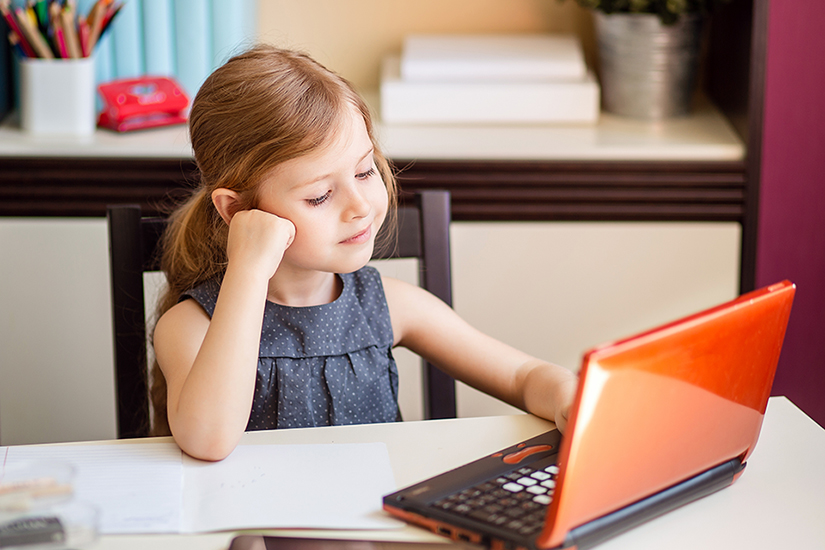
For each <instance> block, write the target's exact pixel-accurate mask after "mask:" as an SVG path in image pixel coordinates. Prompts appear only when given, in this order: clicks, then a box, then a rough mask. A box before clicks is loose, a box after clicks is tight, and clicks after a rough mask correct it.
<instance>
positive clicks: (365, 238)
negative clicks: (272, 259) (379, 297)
mask: <svg viewBox="0 0 825 550" xmlns="http://www.w3.org/2000/svg"><path fill="white" fill-rule="evenodd" d="M258 199H259V200H258V208H259V209H261V210H264V211H267V212H270V213H272V214H275V215H276V216H280V217H282V218H286V219H288V220H289V221H291V222H292V223H293V224H294V225H295V239H294V241H293V242H292V244H291V245H290V247H289V248H288V249H287V250H286V253H285V254H284V257H283V260H282V261H281V267H280V268H279V271H280V270H281V269H284V268H292V269H297V270H312V271H324V272H329V273H350V272H352V271H356V270H358V269H360V268H361V267H363V266H364V265H366V263H367V262H368V261H369V260H370V258H371V257H372V249H373V245H374V243H375V236H376V234H377V233H378V229H379V228H380V227H381V224H382V223H383V222H384V218H385V217H386V215H387V208H388V206H387V205H388V196H387V189H386V187H385V186H384V181H383V180H382V179H381V176H380V174H379V173H378V170H377V169H376V166H375V162H374V160H373V144H372V141H371V140H370V137H369V134H368V133H367V129H366V126H365V124H364V119H363V117H362V116H361V114H360V113H358V112H357V111H356V110H355V108H352V109H350V112H349V113H348V115H347V116H345V117H344V120H343V123H342V124H341V126H340V127H339V131H338V133H337V135H336V136H334V137H333V139H332V140H331V142H330V144H328V145H326V146H325V147H322V148H321V149H319V150H317V151H313V152H312V153H309V154H307V155H305V156H302V157H298V158H295V159H292V160H289V161H287V162H285V163H283V164H280V165H279V166H277V167H276V168H275V169H274V170H273V171H272V172H270V174H268V175H267V177H266V178H264V180H263V182H262V183H261V187H260V189H259V193H258Z"/></svg>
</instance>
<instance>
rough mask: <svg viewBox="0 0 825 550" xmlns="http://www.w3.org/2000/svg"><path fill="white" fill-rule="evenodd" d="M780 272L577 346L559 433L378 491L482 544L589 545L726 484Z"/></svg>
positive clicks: (738, 455) (442, 528) (763, 377)
mask: <svg viewBox="0 0 825 550" xmlns="http://www.w3.org/2000/svg"><path fill="white" fill-rule="evenodd" d="M795 290H796V289H795V287H794V285H793V284H791V283H790V282H788V281H784V282H781V283H777V284H775V285H772V286H769V287H766V288H763V289H760V290H756V291H754V292H750V293H748V294H745V295H743V296H740V297H739V298H737V299H735V300H733V301H731V302H728V303H725V304H722V305H720V306H717V307H714V308H712V309H709V310H707V311H703V312H701V313H697V314H695V315H692V316H690V317H686V318H684V319H681V320H679V321H676V322H674V323H670V324H667V325H665V326H662V327H659V328H656V329H654V330H651V331H648V332H645V333H643V334H639V335H637V336H634V337H632V338H627V339H624V340H621V341H618V342H613V343H610V344H606V345H603V346H600V347H597V348H595V349H593V350H591V351H589V352H588V353H586V354H585V356H584V360H583V363H582V369H581V372H580V382H579V388H578V392H577V395H576V401H575V403H574V405H573V408H572V410H571V418H570V422H569V426H568V428H567V431H566V433H565V435H564V437H561V435H560V433H559V432H558V430H553V431H550V432H547V433H545V434H542V435H539V436H537V437H535V438H532V439H530V440H527V441H524V442H522V443H520V444H518V445H514V446H512V447H510V448H507V449H504V450H502V451H500V452H497V453H494V454H492V455H490V456H487V457H484V458H482V459H480V460H477V461H475V462H472V463H470V464H466V465H464V466H461V467H459V468H457V469H455V470H451V471H449V472H447V473H444V474H441V475H439V476H436V477H434V478H431V479H428V480H426V481H423V482H421V483H418V484H417V485H413V486H411V487H408V488H406V489H403V490H401V491H398V492H396V493H393V494H391V495H388V496H385V497H384V509H385V510H387V511H388V512H389V513H391V514H393V515H395V516H398V517H399V518H402V519H404V520H406V521H409V522H411V523H414V524H417V525H420V526H422V527H425V528H428V529H431V530H432V531H434V532H436V533H440V534H442V535H445V536H448V537H450V538H452V539H454V540H459V541H469V542H474V543H480V544H484V545H487V546H491V547H492V548H494V549H502V550H503V549H521V548H523V549H540V550H545V549H550V548H569V547H576V548H579V549H582V548H589V547H591V546H594V545H596V544H598V543H600V542H602V541H604V540H605V539H607V538H609V537H612V536H614V535H616V534H618V533H620V532H622V531H625V530H627V529H630V528H632V527H634V526H636V525H638V524H640V523H642V522H644V521H646V520H648V519H650V518H653V517H655V516H658V515H660V514H663V513H665V512H668V511H669V510H672V509H674V508H676V507H678V506H681V505H683V504H685V503H688V502H690V501H692V500H695V499H697V498H700V497H703V496H705V495H708V494H710V493H712V492H714V491H717V490H719V489H722V488H724V487H727V486H728V485H730V484H731V483H732V482H733V481H735V480H736V479H737V478H738V477H739V476H740V475H741V474H742V471H743V469H744V468H745V462H746V460H747V458H748V456H749V455H750V453H751V452H752V451H753V448H754V445H756V440H757V438H758V436H759V430H760V428H761V426H762V418H763V416H764V414H765V408H766V406H767V403H768V397H769V395H770V390H771V385H772V383H773V377H774V373H775V371H776V365H777V362H778V360H779V352H780V350H781V348H782V341H783V339H784V337H785V328H786V326H787V323H788V317H789V316H790V312H791V304H792V302H793V296H794V292H795Z"/></svg>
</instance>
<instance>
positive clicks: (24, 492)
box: [0, 461, 98, 550]
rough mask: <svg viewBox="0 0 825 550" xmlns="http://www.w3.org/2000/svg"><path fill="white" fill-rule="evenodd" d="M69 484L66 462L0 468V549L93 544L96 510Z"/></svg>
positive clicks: (70, 470) (54, 549)
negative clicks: (80, 498)
mask: <svg viewBox="0 0 825 550" xmlns="http://www.w3.org/2000/svg"><path fill="white" fill-rule="evenodd" d="M73 480H74V468H73V467H72V465H71V464H69V463H67V462H58V461H54V462H48V461H32V462H24V463H19V464H12V465H8V466H5V467H3V468H0V548H1V549H3V550H11V549H16V548H19V549H21V550H36V549H41V548H42V549H44V550H45V549H49V550H62V549H68V548H75V549H79V548H84V547H87V546H90V545H91V544H92V543H93V542H95V541H96V540H97V522H98V511H97V509H96V508H95V507H93V506H91V505H89V504H86V503H84V502H81V501H78V500H77V499H76V498H75V494H74V485H73Z"/></svg>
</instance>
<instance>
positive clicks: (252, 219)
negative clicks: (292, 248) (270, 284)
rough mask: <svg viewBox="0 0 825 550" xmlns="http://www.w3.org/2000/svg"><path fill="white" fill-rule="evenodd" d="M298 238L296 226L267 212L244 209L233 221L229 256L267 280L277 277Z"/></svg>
mask: <svg viewBox="0 0 825 550" xmlns="http://www.w3.org/2000/svg"><path fill="white" fill-rule="evenodd" d="M294 239H295V226H294V225H293V224H292V222H291V221H289V220H287V219H286V218H280V217H278V216H276V215H275V214H270V213H269V212H264V211H263V210H255V209H253V210H241V211H240V212H238V213H236V214H235V215H234V216H232V220H231V221H230V222H229V239H228V243H227V250H226V252H227V256H228V258H229V262H230V263H235V262H238V263H240V264H242V265H244V266H245V269H251V270H256V271H257V272H258V273H260V275H262V276H263V277H265V278H266V279H267V280H269V279H270V278H272V276H273V275H275V271H276V270H277V269H278V266H279V265H280V264H281V259H282V258H283V256H284V252H285V251H286V249H287V248H289V245H291V244H292V241H293V240H294Z"/></svg>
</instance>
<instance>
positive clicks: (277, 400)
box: [181, 267, 400, 430]
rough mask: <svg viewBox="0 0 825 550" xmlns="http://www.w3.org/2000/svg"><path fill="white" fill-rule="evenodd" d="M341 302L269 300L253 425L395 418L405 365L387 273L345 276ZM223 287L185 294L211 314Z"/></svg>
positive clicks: (212, 285) (259, 427) (291, 425)
mask: <svg viewBox="0 0 825 550" xmlns="http://www.w3.org/2000/svg"><path fill="white" fill-rule="evenodd" d="M339 277H340V278H341V280H342V282H343V290H342V291H341V295H340V296H339V297H338V299H337V300H335V301H334V302H331V303H329V304H323V305H319V306H310V307H288V306H282V305H280V304H275V303H273V302H267V303H266V308H265V311H264V320H263V327H262V330H261V346H260V352H259V359H258V373H257V380H256V383H255V397H254V401H253V405H252V411H251V414H250V417H249V423H248V424H247V430H263V429H273V428H303V427H310V426H330V425H342V424H366V423H374V422H393V421H396V420H399V419H400V413H399V410H398V369H397V367H396V365H395V359H394V358H393V355H392V340H393V335H392V324H391V322H390V315H389V309H388V307H387V300H386V298H385V296H384V287H383V285H382V284H381V276H380V275H379V273H378V272H377V271H376V270H375V269H374V268H372V267H364V268H362V269H360V270H358V271H356V272H354V273H348V274H342V275H339ZM219 290H220V285H219V283H218V282H217V281H211V282H208V283H205V284H203V285H200V286H198V287H196V288H194V289H192V290H191V291H189V292H187V293H186V294H184V296H182V297H181V300H183V299H186V298H194V299H195V300H196V301H197V302H198V303H199V304H201V306H202V307H203V308H204V309H205V310H206V312H207V313H208V314H209V315H210V316H211V315H212V313H213V312H214V310H215V303H216V301H217V298H218V291H219Z"/></svg>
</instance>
